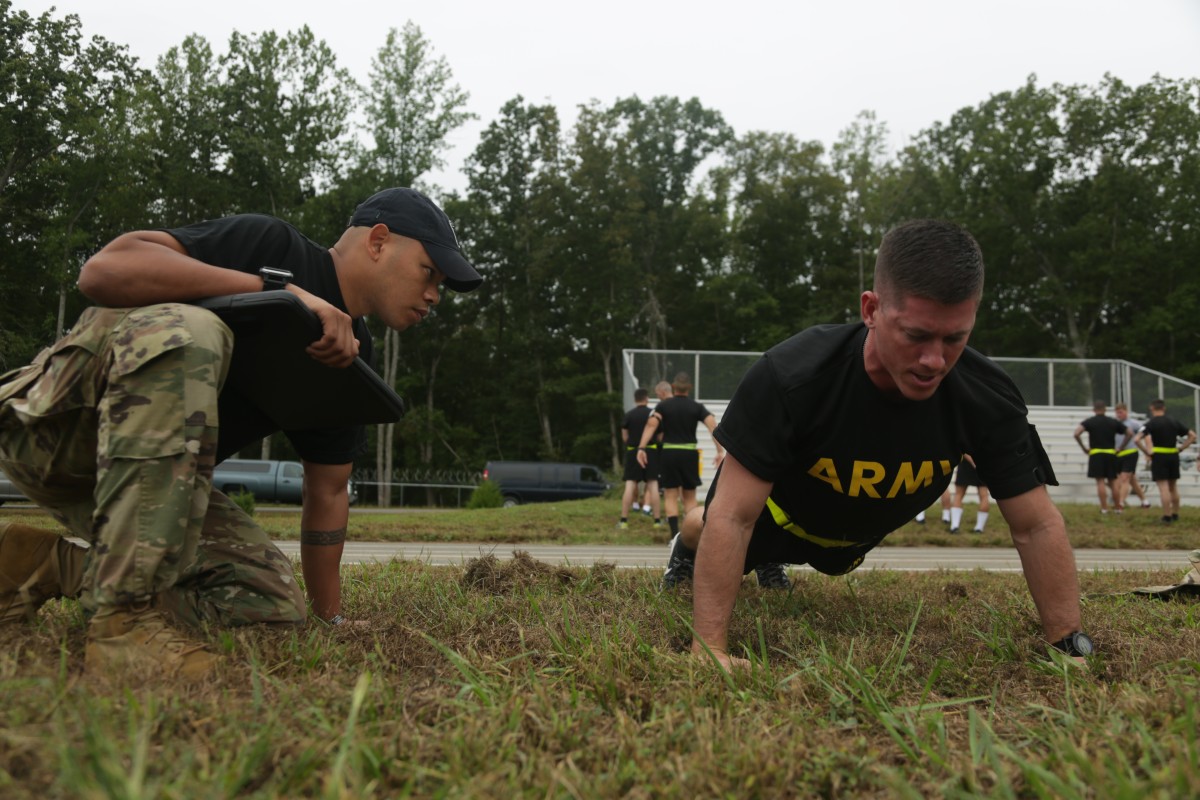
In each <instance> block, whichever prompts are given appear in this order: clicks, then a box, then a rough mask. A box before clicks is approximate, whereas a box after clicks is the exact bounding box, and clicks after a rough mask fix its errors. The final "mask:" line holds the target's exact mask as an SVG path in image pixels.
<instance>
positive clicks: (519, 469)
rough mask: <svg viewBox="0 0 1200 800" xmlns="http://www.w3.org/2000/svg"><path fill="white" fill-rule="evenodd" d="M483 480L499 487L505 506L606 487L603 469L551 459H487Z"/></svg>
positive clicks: (571, 497)
mask: <svg viewBox="0 0 1200 800" xmlns="http://www.w3.org/2000/svg"><path fill="white" fill-rule="evenodd" d="M483 479H484V480H489V481H492V482H493V483H495V484H497V485H498V486H499V487H500V492H501V493H502V494H503V495H504V505H505V507H506V508H507V507H509V506H515V505H519V504H521V503H547V502H550V501H553V500H582V499H583V498H586V497H596V496H598V495H601V494H604V492H605V491H607V490H608V488H609V484H608V482H607V481H605V480H604V472H603V470H601V469H600V468H599V467H596V466H593V465H591V464H564V463H559V462H553V461H489V462H487V465H486V466H484V468H483Z"/></svg>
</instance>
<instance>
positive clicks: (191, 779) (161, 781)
mask: <svg viewBox="0 0 1200 800" xmlns="http://www.w3.org/2000/svg"><path fill="white" fill-rule="evenodd" d="M345 572H346V606H347V611H348V613H350V614H351V615H352V616H354V617H356V618H359V619H365V620H367V621H369V622H370V623H371V625H370V627H369V628H367V629H347V628H344V627H343V628H328V627H324V626H309V627H306V628H303V629H298V630H266V629H259V628H253V629H242V630H235V631H213V632H210V633H209V634H208V637H209V639H210V640H211V641H212V642H213V644H214V646H216V647H217V649H218V650H220V651H221V652H222V653H223V654H224V659H223V664H222V666H221V669H220V671H219V674H218V675H217V677H216V679H215V680H214V681H212V682H211V683H210V684H209V685H206V686H203V687H197V688H181V687H176V686H171V685H161V684H160V685H155V684H153V683H151V684H146V685H136V686H129V687H126V688H124V689H114V688H100V687H98V686H97V685H96V684H95V683H94V682H92V681H90V680H89V679H88V678H87V677H86V676H84V675H83V674H82V660H83V630H84V627H83V620H82V618H81V616H80V614H79V612H78V609H77V607H76V606H75V605H74V604H71V603H63V604H53V605H52V606H51V607H49V608H47V609H44V610H43V612H42V614H41V617H40V619H39V622H38V624H37V625H36V626H34V627H33V628H21V629H17V630H13V629H8V630H3V631H0V694H2V695H3V697H4V698H5V702H4V703H3V705H2V706H0V795H3V796H5V797H30V798H32V797H38V798H41V797H127V798H141V797H179V798H196V797H201V798H207V797H271V798H274V797H281V798H282V797H322V798H343V797H398V796H400V797H402V796H419V797H426V796H457V797H466V796H470V797H485V798H487V797H495V798H511V797H546V796H551V797H610V796H629V797H694V796H712V795H725V796H739V797H811V796H840V795H849V794H853V795H856V796H865V797H895V796H910V797H922V796H948V797H955V796H957V797H973V796H980V795H985V796H990V795H995V796H1011V797H1033V796H1050V795H1053V796H1061V797H1093V796H1105V797H1121V796H1124V797H1135V796H1136V797H1138V798H1152V797H1164V798H1166V797H1185V796H1196V795H1198V794H1200V767H1198V766H1197V763H1198V759H1197V722H1198V720H1200V700H1198V699H1197V698H1198V697H1200V679H1198V678H1197V674H1198V667H1200V662H1198V661H1197V653H1200V604H1197V603H1195V602H1161V601H1152V600H1146V599H1140V598H1134V597H1131V596H1128V595H1113V594H1109V593H1111V592H1116V591H1123V590H1125V589H1128V588H1130V587H1131V586H1134V585H1139V584H1144V583H1163V582H1172V581H1174V580H1176V579H1177V578H1178V577H1179V576H1178V575H1176V574H1173V573H1125V572H1122V573H1100V574H1085V575H1083V576H1082V581H1083V586H1084V590H1085V592H1086V594H1087V599H1086V600H1085V614H1086V618H1087V620H1088V627H1089V630H1090V632H1091V633H1092V634H1093V636H1094V637H1095V639H1096V640H1097V642H1098V644H1099V646H1100V648H1101V649H1102V653H1101V655H1100V656H1099V657H1098V658H1097V659H1096V660H1095V662H1094V664H1093V669H1092V670H1091V671H1090V672H1085V671H1083V670H1079V669H1077V668H1074V667H1072V666H1070V665H1068V664H1067V663H1065V662H1063V661H1062V660H1048V658H1047V656H1046V653H1045V651H1044V650H1043V648H1042V646H1041V643H1040V638H1039V636H1038V633H1037V629H1036V614H1035V612H1034V609H1033V606H1032V602H1031V601H1030V599H1029V596H1028V592H1027V590H1026V589H1025V587H1024V582H1023V580H1022V579H1021V577H1020V576H1019V575H1011V574H989V573H983V572H946V573H928V574H913V573H888V572H864V573H862V574H861V575H851V576H849V577H847V578H844V579H834V578H827V577H824V576H819V575H815V574H811V573H795V574H794V579H795V588H794V590H793V591H791V592H787V593H781V592H770V591H762V590H759V589H758V588H756V587H755V586H753V585H752V583H753V581H752V580H751V581H750V582H748V583H747V584H746V585H745V586H744V588H743V591H742V594H741V596H740V598H739V601H738V609H737V614H736V621H735V625H734V628H733V631H732V634H733V640H734V642H735V643H736V644H738V645H739V646H741V647H743V648H744V649H745V651H746V652H747V653H748V654H749V655H750V657H751V658H752V661H753V667H752V669H750V670H749V671H747V672H745V673H741V674H736V675H726V674H725V673H723V672H721V671H719V670H717V669H716V668H714V667H713V666H711V665H710V664H706V663H704V662H702V661H700V660H697V659H693V658H691V657H690V656H688V655H686V654H685V648H686V645H687V642H688V640H689V638H690V631H689V627H688V625H689V621H690V591H688V590H686V589H685V590H684V591H679V592H673V593H662V592H660V590H659V588H658V579H659V576H658V575H656V574H652V573H649V572H645V571H639V570H618V569H614V568H613V567H612V565H603V564H602V565H598V566H596V567H593V568H590V569H584V568H561V567H552V566H549V565H546V564H540V563H538V562H536V561H534V560H533V559H530V558H529V557H528V556H527V555H523V554H519V553H518V554H517V555H516V556H515V557H514V558H512V559H496V558H494V557H493V556H484V557H482V558H480V559H476V560H475V561H472V562H470V563H469V564H467V565H464V566H463V567H457V568H451V567H429V566H426V565H423V564H420V563H417V562H404V561H400V562H393V563H390V564H384V565H379V564H376V565H368V566H361V567H348V568H346V570H345ZM1180 574H1182V570H1181V571H1180Z"/></svg>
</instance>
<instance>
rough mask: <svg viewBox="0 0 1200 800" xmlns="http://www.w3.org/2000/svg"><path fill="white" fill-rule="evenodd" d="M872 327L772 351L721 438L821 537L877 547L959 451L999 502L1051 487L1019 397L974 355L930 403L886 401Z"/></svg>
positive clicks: (810, 337) (748, 378)
mask: <svg viewBox="0 0 1200 800" xmlns="http://www.w3.org/2000/svg"><path fill="white" fill-rule="evenodd" d="M866 334H867V331H866V327H865V326H864V325H862V324H861V323H859V324H857V325H822V326H817V327H815V328H810V329H808V330H806V331H804V332H802V333H799V334H797V335H796V336H793V337H792V338H790V339H788V340H786V341H784V342H782V343H780V344H779V345H776V346H775V347H773V348H771V349H770V350H769V351H767V353H766V354H765V355H764V356H763V358H762V359H760V360H759V361H758V362H757V363H756V364H755V365H754V366H752V367H751V368H750V370H749V371H748V372H747V373H746V375H745V376H744V377H743V379H742V381H741V383H740V384H739V386H738V388H737V390H736V391H735V392H734V396H733V398H732V399H731V400H730V402H729V406H728V407H727V409H726V411H725V413H724V415H723V416H722V419H721V424H720V425H719V426H718V427H717V429H716V433H715V437H716V439H717V441H719V442H720V443H721V444H722V445H723V446H724V447H725V449H726V450H727V451H728V452H729V453H730V454H732V455H733V457H734V458H736V459H737V460H738V461H739V462H740V463H741V464H742V465H744V466H745V467H746V468H747V469H749V470H750V471H751V472H752V473H754V474H755V475H756V476H758V477H759V478H762V479H763V480H766V481H770V482H771V483H772V484H773V488H772V490H771V495H770V497H771V500H772V501H774V503H775V504H776V505H777V506H778V507H779V508H780V509H782V510H783V511H784V512H785V513H786V514H787V515H788V517H789V519H790V520H791V521H792V522H793V523H795V524H797V525H799V526H800V527H801V528H803V529H804V530H805V531H807V532H808V533H811V534H814V535H816V536H822V537H828V538H833V539H839V540H842V541H853V542H862V543H869V542H876V541H878V540H879V539H880V538H882V537H883V536H885V535H886V534H888V533H890V532H891V531H893V530H895V529H896V528H898V527H900V526H901V525H903V524H904V523H906V522H908V521H909V520H911V519H912V518H913V517H915V516H916V515H917V513H918V512H919V511H922V510H924V509H925V508H928V507H929V506H930V505H932V504H933V503H934V502H936V501H937V500H938V498H939V497H940V496H941V493H942V492H943V491H944V490H945V488H946V487H947V486H948V485H949V482H950V476H951V473H952V472H953V469H954V466H955V465H956V464H957V463H958V462H959V460H960V459H961V458H962V455H963V453H970V454H971V455H972V457H973V458H974V459H975V463H976V466H977V468H978V471H979V475H980V479H981V482H982V483H983V484H984V485H987V486H988V487H990V488H991V490H992V493H993V495H995V496H996V497H997V498H998V499H1005V498H1009V497H1015V496H1017V495H1019V494H1022V493H1024V492H1026V491H1029V490H1030V489H1033V488H1035V487H1037V486H1040V485H1043V484H1047V483H1054V482H1055V479H1054V473H1053V470H1052V469H1051V467H1050V465H1049V461H1048V459H1047V458H1046V456H1045V451H1044V449H1043V448H1042V446H1041V442H1040V440H1039V439H1038V437H1037V434H1036V432H1035V431H1034V429H1033V427H1032V426H1031V425H1029V422H1028V419H1027V410H1026V408H1025V404H1024V402H1023V400H1022V398H1021V395H1020V392H1019V391H1018V390H1017V388H1016V386H1015V385H1014V384H1013V382H1012V381H1011V379H1009V377H1008V376H1007V375H1006V374H1005V373H1004V372H1003V370H1001V369H1000V368H999V367H998V366H996V365H995V364H994V363H992V362H991V361H989V360H988V359H987V358H985V357H984V356H982V355H981V354H979V353H978V352H976V351H974V350H971V349H970V348H967V349H966V350H965V351H964V352H963V354H962V357H961V358H960V359H959V361H958V363H957V364H956V365H955V367H954V369H953V370H952V371H951V372H950V374H949V375H947V376H946V378H945V379H944V380H943V381H942V384H941V385H940V386H939V387H938V390H937V391H936V392H935V393H934V394H933V396H932V397H930V398H928V399H926V400H922V401H912V400H907V399H903V398H897V397H894V396H891V395H888V394H885V393H883V392H881V391H880V390H879V389H878V388H877V387H876V386H875V385H874V383H872V382H871V379H870V378H869V377H868V376H867V373H866V368H865V366H864V364H863V355H862V354H863V347H864V344H865V341H866Z"/></svg>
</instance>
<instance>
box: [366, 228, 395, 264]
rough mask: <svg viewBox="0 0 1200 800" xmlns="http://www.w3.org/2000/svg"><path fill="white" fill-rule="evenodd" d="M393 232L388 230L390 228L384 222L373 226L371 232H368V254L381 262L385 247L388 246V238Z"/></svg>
mask: <svg viewBox="0 0 1200 800" xmlns="http://www.w3.org/2000/svg"><path fill="white" fill-rule="evenodd" d="M391 235H392V232H391V231H390V230H388V226H387V225H384V224H383V223H382V222H380V223H377V224H375V225H372V226H371V230H369V231H367V242H366V244H367V252H368V253H369V254H370V256H371V258H372V259H373V260H375V261H378V260H379V256H380V255H381V254H382V253H383V246H384V245H385V244H387V240H388V237H389V236H391Z"/></svg>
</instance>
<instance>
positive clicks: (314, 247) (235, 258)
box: [165, 214, 373, 464]
mask: <svg viewBox="0 0 1200 800" xmlns="http://www.w3.org/2000/svg"><path fill="white" fill-rule="evenodd" d="M165 232H166V233H169V234H170V235H171V236H173V237H175V239H177V240H178V241H179V243H180V244H182V245H183V247H184V249H185V250H187V252H188V255H190V256H191V257H192V258H195V259H196V260H198V261H203V262H204V263H206V264H212V265H213V266H217V267H225V268H227V269H236V270H239V271H241V272H250V273H255V274H257V273H258V270H259V268H260V267H268V266H269V267H279V268H281V269H286V270H288V271H289V272H291V273H292V278H293V279H292V282H293V283H295V284H296V285H297V286H299V287H300V288H302V289H305V290H307V291H309V292H311V293H312V294H315V295H316V296H317V297H320V298H322V299H323V300H326V301H328V302H329V303H330V304H331V305H333V306H335V307H337V308H339V309H341V310H342V311H346V302H345V300H344V298H343V297H342V291H341V287H340V286H339V285H338V280H337V273H336V271H335V270H334V266H333V257H332V256H330V254H329V250H328V248H325V247H322V246H320V245H318V244H317V243H316V242H314V241H312V240H311V239H309V238H308V237H306V236H304V235H303V234H302V233H300V231H298V230H297V229H296V228H294V227H293V226H291V225H289V224H288V223H286V222H284V221H283V220H280V219H276V218H275V217H270V216H266V215H263V214H239V215H236V216H232V217H224V218H222V219H216V220H209V221H207V222H199V223H196V224H194V225H186V226H184V227H181V228H170V229H165ZM353 325H354V335H355V336H356V337H357V338H358V341H359V356H360V357H361V358H362V359H363V360H364V361H365V362H367V363H368V364H372V360H373V358H372V356H373V347H372V342H371V334H370V331H369V330H368V329H367V325H366V322H365V321H364V320H363V319H362V318H361V317H358V318H355V319H354V321H353ZM372 366H373V364H372ZM218 414H219V415H220V420H221V423H220V432H219V434H218V435H219V440H218V444H217V459H218V461H223V460H224V459H226V458H228V457H229V456H231V455H232V454H234V453H236V452H237V451H239V450H241V449H242V448H243V447H247V446H248V445H251V444H253V443H254V442H256V441H259V440H260V439H262V438H263V437H264V436H268V435H270V434H272V433H274V432H276V431H277V430H279V427H278V426H277V425H276V424H275V423H274V422H272V421H271V420H270V419H269V418H267V417H266V415H264V414H263V413H262V412H261V411H259V410H258V409H257V408H256V407H255V406H254V405H253V404H251V403H250V402H249V401H248V400H246V399H245V398H243V397H240V396H238V395H236V394H235V393H233V392H231V391H229V390H226V391H223V392H222V393H221V397H220V401H219V408H218ZM284 434H285V435H286V436H287V437H288V440H289V441H290V442H291V443H292V445H293V446H294V447H295V448H296V452H298V453H299V454H300V457H301V458H303V459H304V460H306V461H312V462H314V463H318V464H347V463H350V462H351V461H353V460H354V459H355V458H356V457H357V456H360V455H362V454H363V453H365V452H366V449H367V433H366V429H365V428H364V427H363V426H362V425H353V426H347V427H344V428H326V429H321V430H305V431H284Z"/></svg>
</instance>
